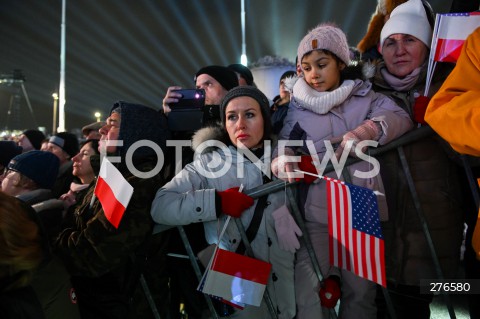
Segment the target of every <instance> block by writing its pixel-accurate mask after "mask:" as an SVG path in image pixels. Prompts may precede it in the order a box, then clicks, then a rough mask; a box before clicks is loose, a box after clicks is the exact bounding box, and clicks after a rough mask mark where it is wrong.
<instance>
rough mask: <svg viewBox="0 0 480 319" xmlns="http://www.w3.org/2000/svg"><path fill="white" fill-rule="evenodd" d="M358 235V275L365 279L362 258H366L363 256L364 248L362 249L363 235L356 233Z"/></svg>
mask: <svg viewBox="0 0 480 319" xmlns="http://www.w3.org/2000/svg"><path fill="white" fill-rule="evenodd" d="M356 234H357V254H356V261H357V263H358V272H357V273H358V275H359V276H360V277H364V276H365V275H364V273H363V263H362V258H361V256H364V254H363V247H362V234H360V232H358V231H357V232H356Z"/></svg>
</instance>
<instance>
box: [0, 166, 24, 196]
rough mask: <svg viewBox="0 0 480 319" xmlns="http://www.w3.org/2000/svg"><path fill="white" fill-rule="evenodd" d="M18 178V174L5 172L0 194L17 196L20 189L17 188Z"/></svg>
mask: <svg viewBox="0 0 480 319" xmlns="http://www.w3.org/2000/svg"><path fill="white" fill-rule="evenodd" d="M20 178H21V175H20V173H19V172H15V171H12V170H7V171H6V172H5V174H4V176H3V180H2V189H1V190H2V192H3V193H5V194H7V195H10V196H17V195H18V194H19V193H20V192H19V191H20V190H21V189H20V187H18V185H19V183H20Z"/></svg>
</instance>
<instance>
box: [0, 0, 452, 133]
mask: <svg viewBox="0 0 480 319" xmlns="http://www.w3.org/2000/svg"><path fill="white" fill-rule="evenodd" d="M239 2H240V1H238V0H235V1H225V0H212V1H187V0H162V1H151V0H137V1H116V0H103V1H97V0H82V1H69V2H68V5H67V8H66V9H67V12H66V16H67V17H66V20H67V27H66V45H67V49H66V79H65V86H66V100H67V103H66V105H65V112H66V129H67V130H71V129H73V128H80V127H82V126H84V125H85V124H88V122H89V121H90V120H91V117H92V114H93V113H94V112H95V111H96V110H97V109H98V110H99V111H100V112H102V113H103V114H105V113H106V112H107V111H108V110H109V109H110V108H111V106H112V105H113V103H115V102H116V101H118V100H123V101H128V102H135V103H139V104H144V105H147V106H151V107H156V108H161V104H162V99H163V97H164V95H165V93H166V91H167V88H168V87H169V86H171V85H179V86H182V87H183V88H192V87H193V86H194V83H193V75H194V74H195V72H196V71H197V70H198V69H200V68H201V67H203V66H206V65H211V64H217V65H229V64H231V63H239V62H240V63H242V62H243V61H238V60H239V58H240V55H241V54H242V47H241V41H240V40H241V30H240V25H241V20H240V19H241V15H240V12H241V4H240V3H239ZM430 3H431V4H432V7H434V10H435V11H436V12H446V10H447V11H448V9H449V6H450V3H447V1H441V0H431V1H430ZM376 4H377V3H376V1H373V0H372V1H360V0H349V1H347V0H337V1H333V0H325V1H322V2H321V3H319V2H318V1H314V0H307V1H302V2H291V1H286V0H279V1H245V12H246V13H247V15H246V26H245V35H246V46H247V49H248V52H247V53H245V54H246V55H247V56H248V61H247V63H252V62H254V61H257V60H258V59H259V58H261V57H264V56H266V55H270V56H282V57H285V58H288V59H289V60H291V61H292V62H293V61H294V59H295V54H296V49H297V45H298V42H299V41H300V40H301V38H302V37H303V36H304V35H305V33H306V32H307V31H308V30H310V29H312V28H313V27H315V26H316V25H317V24H318V23H320V22H322V21H332V22H335V23H337V24H338V25H339V26H340V27H342V28H343V29H344V30H345V32H346V33H347V35H348V40H349V43H350V44H351V45H355V44H356V43H357V42H358V40H359V39H360V38H361V36H363V34H364V33H365V32H366V29H367V25H368V22H369V19H370V17H371V14H372V13H373V12H374V11H375V7H376ZM0 7H1V10H0V21H2V32H0V43H2V50H0V73H10V72H11V71H12V70H14V69H22V70H23V72H24V74H25V77H26V82H25V87H26V90H27V92H28V95H29V97H30V100H31V102H32V106H33V109H34V110H35V115H36V117H38V124H39V125H41V126H46V127H48V128H50V127H52V125H51V123H52V96H51V93H52V92H58V90H59V87H58V86H59V81H58V74H59V52H60V43H59V39H60V23H61V16H60V12H61V1H53V2H49V1H35V0H23V1H15V0H3V1H2V2H1V5H0ZM347 8H348V10H347ZM9 99H10V94H9V92H8V91H7V89H5V88H4V89H3V91H2V90H1V89H0V122H1V120H2V118H4V117H5V114H6V112H7V110H6V108H5V105H8V101H9ZM22 108H23V109H26V106H25V104H24V102H23V101H22ZM23 114H25V116H23ZM27 115H28V113H27V112H24V113H22V116H23V117H22V119H23V120H25V121H24V123H25V125H26V126H33V123H32V121H31V119H30V117H29V116H27ZM2 129H3V127H2Z"/></svg>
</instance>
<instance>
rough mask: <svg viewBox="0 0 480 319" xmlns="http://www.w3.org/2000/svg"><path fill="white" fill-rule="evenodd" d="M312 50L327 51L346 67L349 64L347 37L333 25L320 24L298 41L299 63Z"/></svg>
mask: <svg viewBox="0 0 480 319" xmlns="http://www.w3.org/2000/svg"><path fill="white" fill-rule="evenodd" d="M313 50H328V51H330V52H332V53H333V54H335V55H336V56H337V57H338V58H339V59H340V60H342V61H343V63H345V64H346V65H348V64H349V63H350V50H349V48H348V42H347V37H346V36H345V33H343V31H342V30H340V29H339V28H337V27H336V26H335V25H333V24H328V23H324V24H320V25H318V26H317V27H316V28H315V29H313V30H311V31H310V32H308V34H307V35H306V36H305V37H304V38H303V39H302V41H300V44H299V46H298V50H297V56H298V61H299V63H300V62H301V61H302V58H303V56H304V55H305V54H307V53H309V52H311V51H313Z"/></svg>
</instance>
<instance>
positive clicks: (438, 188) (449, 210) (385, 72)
mask: <svg viewBox="0 0 480 319" xmlns="http://www.w3.org/2000/svg"><path fill="white" fill-rule="evenodd" d="M431 16H433V13H432V12H431V8H430V6H429V5H428V3H427V2H426V1H421V0H409V1H407V2H405V3H404V4H401V5H399V6H398V7H396V8H395V9H394V10H393V11H392V13H391V14H390V19H389V20H388V21H387V22H386V23H385V25H384V27H383V29H382V31H381V36H380V50H381V53H382V56H383V58H382V59H381V60H379V61H378V63H377V68H376V72H375V75H374V77H373V79H372V82H373V85H374V89H375V90H376V91H378V92H381V93H383V94H385V95H388V96H390V97H391V98H392V99H393V100H394V101H395V102H396V103H397V104H398V105H399V106H400V107H402V108H403V109H404V110H405V111H407V112H408V113H409V114H410V117H411V118H412V120H414V121H415V122H416V124H417V126H423V125H425V121H424V114H425V109H426V107H427V104H428V100H429V96H432V95H433V94H434V93H435V92H436V91H437V90H438V88H439V87H440V85H441V84H442V83H443V81H444V79H445V78H446V76H447V75H448V73H449V72H450V70H451V66H450V65H448V64H444V63H441V64H439V65H438V66H437V69H436V71H435V73H434V74H433V79H432V84H431V86H430V90H429V92H428V93H427V92H425V82H426V81H425V80H426V73H427V64H428V63H427V62H428V56H429V52H430V44H431V39H432V23H431V21H433V20H432V19H430V17H431ZM445 146H446V145H445V143H444V142H443V141H441V139H440V138H439V137H438V136H437V135H432V136H428V137H424V138H420V139H417V140H416V141H414V142H412V143H409V144H407V145H405V146H403V150H404V152H405V157H406V160H407V162H408V165H409V168H410V173H411V176H412V178H413V184H414V188H415V190H416V193H417V194H418V198H419V200H418V201H414V199H413V196H412V189H411V188H410V187H409V185H408V183H407V179H406V175H405V173H404V170H402V169H401V167H402V164H401V163H400V158H399V156H398V154H397V152H396V151H391V152H387V153H385V154H384V155H382V156H381V157H380V158H379V160H380V163H381V167H382V169H381V175H382V178H383V181H384V185H385V191H386V199H387V204H388V209H389V220H388V221H387V222H385V223H383V224H382V227H383V232H384V236H385V246H386V247H385V252H386V255H385V257H386V260H385V262H386V274H387V281H388V283H389V285H390V286H391V291H394V292H395V293H391V294H390V296H391V297H392V300H393V303H394V306H395V310H396V312H397V317H399V318H408V317H415V318H429V317H430V309H429V304H430V302H431V301H432V298H433V295H429V294H421V293H420V286H421V280H422V279H426V278H438V273H437V272H436V271H435V266H434V261H433V259H432V254H431V251H430V248H429V245H428V243H427V239H426V236H425V234H424V232H423V231H422V225H421V222H420V219H419V216H418V212H417V209H416V207H417V206H418V207H420V209H421V211H422V212H423V214H424V216H425V218H426V224H427V225H428V228H429V231H430V234H431V237H432V240H433V243H434V247H435V250H436V254H437V256H438V259H439V261H440V266H441V270H442V272H443V276H444V278H454V276H455V275H456V274H457V271H458V266H459V262H460V259H459V251H460V246H461V242H462V231H463V212H462V210H463V209H464V208H463V207H462V204H461V203H462V202H466V200H465V199H464V198H463V197H462V194H461V186H460V180H459V171H458V169H459V167H457V165H456V164H455V163H453V162H452V161H451V160H450V159H449V158H448V156H447V154H446V152H445V149H447V148H448V147H445Z"/></svg>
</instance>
